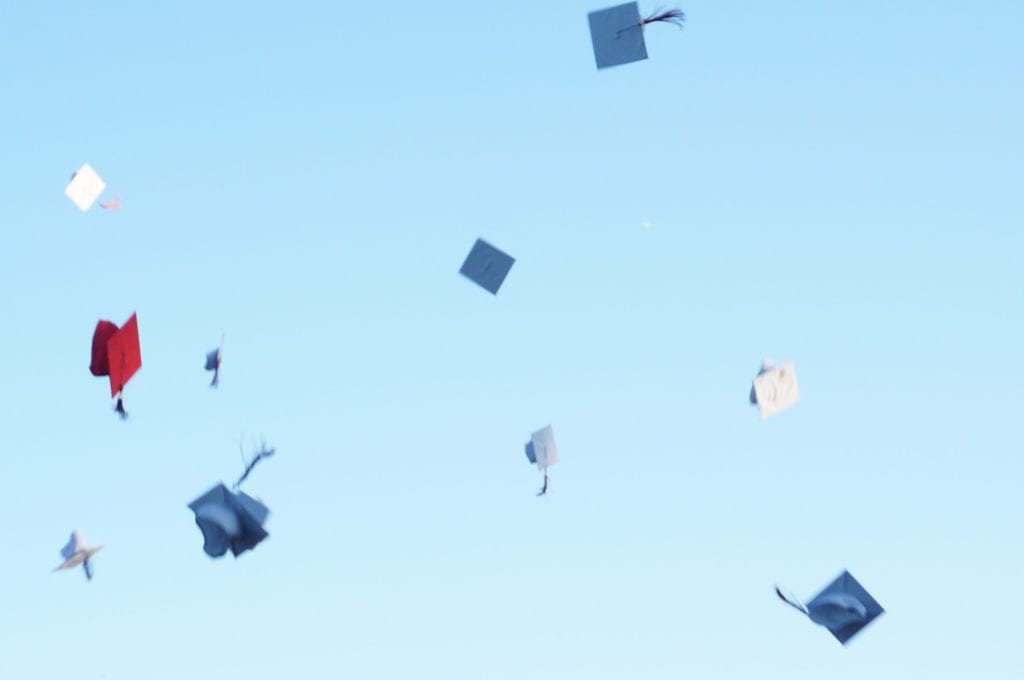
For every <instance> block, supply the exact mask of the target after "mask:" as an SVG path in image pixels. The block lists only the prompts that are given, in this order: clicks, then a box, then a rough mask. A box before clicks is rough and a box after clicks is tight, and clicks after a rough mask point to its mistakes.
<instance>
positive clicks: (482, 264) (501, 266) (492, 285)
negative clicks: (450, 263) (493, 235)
mask: <svg viewBox="0 0 1024 680" xmlns="http://www.w3.org/2000/svg"><path fill="white" fill-rule="evenodd" d="M514 262H515V258H513V257H511V256H509V255H508V254H506V253H503V252H502V251H500V250H498V249H497V248H495V247H494V246H492V245H491V244H490V243H488V242H487V241H485V240H483V239H482V238H478V239H477V240H476V243H474V244H473V248H472V249H471V250H470V251H469V255H467V256H466V261H465V262H463V263H462V268H461V269H460V270H459V273H460V274H462V275H463V276H465V277H466V278H468V279H469V280H471V281H473V282H474V283H476V284H477V285H478V286H480V287H481V288H483V289H484V290H486V291H490V292H491V293H492V294H494V295H497V294H498V289H499V288H501V284H502V283H503V282H504V281H505V277H506V276H508V272H509V270H510V269H512V264H513V263H514Z"/></svg>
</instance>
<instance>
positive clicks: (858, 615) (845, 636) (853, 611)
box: [775, 571, 885, 645]
mask: <svg viewBox="0 0 1024 680" xmlns="http://www.w3.org/2000/svg"><path fill="white" fill-rule="evenodd" d="M775 594H776V595H778V596H779V597H780V598H781V599H782V601H783V602H785V603H786V604H788V605H789V606H791V607H793V608H795V609H797V610H798V611H801V612H803V613H804V614H806V615H807V617H808V618H809V619H810V620H811V621H813V622H814V623H816V624H818V625H819V626H824V627H825V628H828V631H829V632H830V633H832V635H833V636H835V638H836V639H837V640H839V642H840V643H842V644H844V645H845V644H846V643H847V642H848V641H849V640H850V639H851V638H852V637H853V636H854V635H856V634H857V633H859V632H860V631H861V630H862V629H863V628H864V627H865V626H867V625H868V624H869V623H871V622H872V621H874V620H875V619H876V618H878V617H879V616H880V615H881V614H882V613H883V612H885V610H884V609H882V605H880V604H878V602H876V601H875V598H873V597H871V595H870V594H869V593H868V591H866V590H864V587H863V586H862V585H861V584H860V583H858V582H857V579H855V578H854V577H853V574H851V573H850V572H848V571H844V572H843V573H842V574H840V575H839V576H838V577H837V578H836V580H835V581H832V583H830V584H829V585H828V587H827V588H825V589H824V590H823V591H821V592H820V593H818V595H817V596H816V597H815V598H814V599H813V600H811V601H810V602H808V603H807V604H806V605H805V604H803V603H802V602H800V601H799V600H796V599H794V598H789V597H786V596H785V595H783V594H782V591H781V590H779V589H778V587H776V588H775Z"/></svg>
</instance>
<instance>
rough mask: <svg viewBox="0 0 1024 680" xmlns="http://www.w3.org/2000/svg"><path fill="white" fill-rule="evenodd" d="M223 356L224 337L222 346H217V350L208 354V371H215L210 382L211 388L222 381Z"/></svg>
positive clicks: (221, 341)
mask: <svg viewBox="0 0 1024 680" xmlns="http://www.w3.org/2000/svg"><path fill="white" fill-rule="evenodd" d="M223 354H224V336H221V338H220V345H218V346H217V349H215V350H212V351H210V352H208V353H207V354H206V370H207V371H213V380H211V381H210V387H216V386H217V383H218V382H219V381H220V360H221V357H222V356H223Z"/></svg>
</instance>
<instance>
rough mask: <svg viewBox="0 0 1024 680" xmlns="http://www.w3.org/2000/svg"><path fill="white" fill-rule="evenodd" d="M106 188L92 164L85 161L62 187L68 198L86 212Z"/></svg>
mask: <svg viewBox="0 0 1024 680" xmlns="http://www.w3.org/2000/svg"><path fill="white" fill-rule="evenodd" d="M106 188H107V183H106V182H104V181H103V180H102V179H101V178H100V176H99V175H97V174H96V171H95V170H93V169H92V166H90V165H89V164H88V163H85V164H83V165H82V167H80V168H79V169H78V171H77V172H75V174H73V175H71V181H70V182H69V183H68V185H67V186H66V187H65V188H64V195H65V196H67V197H68V198H70V199H71V202H72V203H74V204H75V205H76V206H78V209H79V210H81V211H82V212H86V211H87V210H89V208H91V207H92V204H93V203H95V202H96V199H97V198H99V196H100V194H102V193H103V190H104V189H106Z"/></svg>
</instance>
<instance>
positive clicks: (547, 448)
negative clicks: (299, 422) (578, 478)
mask: <svg viewBox="0 0 1024 680" xmlns="http://www.w3.org/2000/svg"><path fill="white" fill-rule="evenodd" d="M527 446H528V448H527V454H526V455H527V457H529V456H530V449H532V452H533V459H531V460H530V462H531V463H536V464H537V468H538V469H540V470H546V469H547V468H549V467H551V466H552V465H554V464H555V463H557V462H558V447H556V446H555V431H554V430H553V429H551V426H550V425H548V426H547V427H545V428H543V429H540V430H537V431H536V432H534V433H533V434H532V435H531V436H530V443H529V444H528V445H527Z"/></svg>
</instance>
